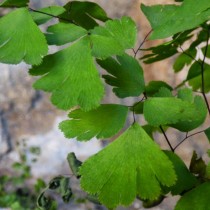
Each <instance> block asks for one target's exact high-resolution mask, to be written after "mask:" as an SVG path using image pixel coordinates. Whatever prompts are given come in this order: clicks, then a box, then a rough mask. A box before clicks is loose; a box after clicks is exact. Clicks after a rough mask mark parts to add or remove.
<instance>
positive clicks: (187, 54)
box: [179, 46, 202, 66]
mask: <svg viewBox="0 0 210 210" xmlns="http://www.w3.org/2000/svg"><path fill="white" fill-rule="evenodd" d="M179 48H180V49H181V51H182V52H183V53H184V54H185V55H186V56H188V57H190V58H191V59H192V60H193V61H195V62H196V63H198V64H199V65H200V66H201V65H202V63H201V62H199V61H198V60H196V59H195V58H194V57H193V56H192V55H190V54H189V53H186V52H185V51H184V50H183V48H182V46H179Z"/></svg>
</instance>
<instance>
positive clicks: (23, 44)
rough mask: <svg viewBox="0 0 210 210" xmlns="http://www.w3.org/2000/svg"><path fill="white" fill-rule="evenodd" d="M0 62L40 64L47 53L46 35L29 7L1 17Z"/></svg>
mask: <svg viewBox="0 0 210 210" xmlns="http://www.w3.org/2000/svg"><path fill="white" fill-rule="evenodd" d="M0 34H1V36H0V62H2V63H10V64H18V63H20V62H21V61H25V62H26V63H28V64H39V63H41V61H42V57H43V56H45V55H46V54H47V51H48V47H47V43H46V40H45V37H44V35H43V34H42V32H41V31H40V29H39V28H38V27H37V25H36V24H35V23H34V21H33V19H32V17H31V15H30V13H29V12H28V9H27V8H20V9H16V10H14V11H13V12H10V13H9V14H7V15H6V16H4V17H2V18H1V19H0Z"/></svg>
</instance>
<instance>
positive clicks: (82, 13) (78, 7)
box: [60, 1, 109, 30]
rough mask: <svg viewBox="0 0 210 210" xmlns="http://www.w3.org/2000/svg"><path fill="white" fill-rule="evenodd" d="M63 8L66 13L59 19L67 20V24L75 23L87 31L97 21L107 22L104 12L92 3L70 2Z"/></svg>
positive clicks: (95, 24) (96, 23)
mask: <svg viewBox="0 0 210 210" xmlns="http://www.w3.org/2000/svg"><path fill="white" fill-rule="evenodd" d="M64 8H65V9H66V12H65V13H63V14H62V15H60V17H61V18H64V19H67V20H69V21H68V22H72V23H75V24H76V25H79V26H81V27H83V28H85V29H87V30H89V29H92V28H94V27H95V26H97V25H98V22H97V21H98V20H99V21H102V22H105V21H107V20H109V18H108V17H107V14H106V12H105V11H104V10H103V9H102V8H101V7H100V6H99V5H98V4H96V3H94V2H88V1H70V2H68V3H67V4H66V5H65V6H64ZM78 14H79V15H78ZM62 21H63V20H62Z"/></svg>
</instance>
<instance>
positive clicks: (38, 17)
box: [31, 6, 66, 25]
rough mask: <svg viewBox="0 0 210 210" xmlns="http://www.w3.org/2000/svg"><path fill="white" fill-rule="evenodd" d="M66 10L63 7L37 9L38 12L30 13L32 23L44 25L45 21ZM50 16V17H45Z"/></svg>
mask: <svg viewBox="0 0 210 210" xmlns="http://www.w3.org/2000/svg"><path fill="white" fill-rule="evenodd" d="M65 11H66V10H65V9H64V8H63V7H60V6H50V7H44V8H41V9H39V10H38V11H36V12H35V11H33V10H32V11H31V16H32V18H33V20H34V22H35V23H36V24H38V25H41V24H44V23H46V22H47V21H49V20H51V19H52V18H53V16H57V15H60V14H62V13H64V12H65ZM45 13H47V14H50V15H51V16H49V15H47V14H45Z"/></svg>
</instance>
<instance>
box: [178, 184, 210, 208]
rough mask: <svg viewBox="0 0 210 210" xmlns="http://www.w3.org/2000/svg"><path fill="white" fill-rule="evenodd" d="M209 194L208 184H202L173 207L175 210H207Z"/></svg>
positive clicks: (209, 187) (209, 185)
mask: <svg viewBox="0 0 210 210" xmlns="http://www.w3.org/2000/svg"><path fill="white" fill-rule="evenodd" d="M209 193H210V182H206V183H203V184H201V185H199V186H198V187H196V188H195V189H193V190H191V191H189V192H187V193H186V194H185V195H184V196H183V197H181V199H180V200H179V201H178V203H177V205H176V207H175V210H183V209H184V210H198V209H199V210H204V209H209V197H208V195H209Z"/></svg>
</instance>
